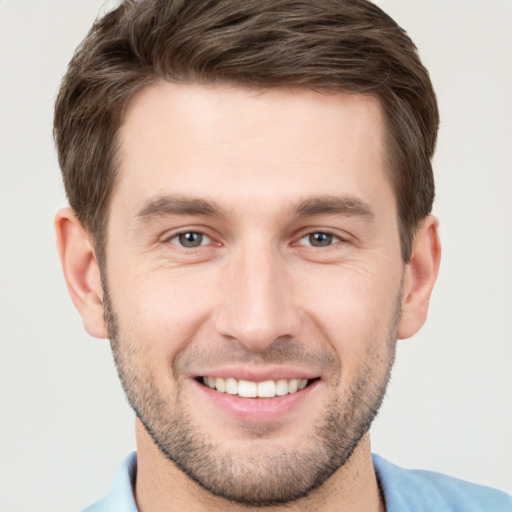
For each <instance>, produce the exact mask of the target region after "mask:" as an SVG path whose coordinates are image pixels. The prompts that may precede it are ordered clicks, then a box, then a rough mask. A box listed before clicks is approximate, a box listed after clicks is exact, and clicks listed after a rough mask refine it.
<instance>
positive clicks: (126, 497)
mask: <svg viewBox="0 0 512 512" xmlns="http://www.w3.org/2000/svg"><path fill="white" fill-rule="evenodd" d="M136 474H137V454H136V453H135V452H133V453H131V454H130V455H129V456H128V457H127V458H126V459H125V460H124V462H123V464H122V465H121V467H120V468H119V471H118V472H117V475H116V477H115V480H114V483H113V484H112V487H111V488H110V491H109V492H108V494H107V495H106V496H105V497H104V498H103V499H101V500H100V501H97V502H96V503H94V505H91V506H90V507H88V508H86V509H85V510H83V511H82V512H137V506H136V504H135V498H134V497H133V484H134V482H135V476H136Z"/></svg>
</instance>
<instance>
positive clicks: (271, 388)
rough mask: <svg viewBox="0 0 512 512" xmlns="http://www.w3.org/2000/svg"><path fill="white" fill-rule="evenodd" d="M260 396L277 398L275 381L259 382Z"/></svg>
mask: <svg viewBox="0 0 512 512" xmlns="http://www.w3.org/2000/svg"><path fill="white" fill-rule="evenodd" d="M258 396H259V397H261V398H271V397H273V396H276V383H275V382H274V381H273V380H266V381H265V382H258Z"/></svg>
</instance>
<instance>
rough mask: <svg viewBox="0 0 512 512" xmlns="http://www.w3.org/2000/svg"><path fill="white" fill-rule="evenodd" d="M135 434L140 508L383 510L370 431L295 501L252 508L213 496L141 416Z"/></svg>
mask: <svg viewBox="0 0 512 512" xmlns="http://www.w3.org/2000/svg"><path fill="white" fill-rule="evenodd" d="M136 436H137V479H136V486H135V499H136V502H137V507H138V509H139V511H140V512H169V511H171V510H180V511H183V512H189V511H193V512H217V511H219V512H220V511H222V512H252V511H254V512H256V511H257V512H262V510H264V511H265V512H279V511H283V510H286V511H287V512H301V511H304V512H306V511H308V512H309V511H313V510H314V511H316V510H322V511H323V512H340V511H343V510H350V512H385V506H384V503H383V501H382V497H381V495H380V491H379V486H378V482H377V477H376V475H375V471H374V468H373V463H372V458H371V449H370V438H369V435H366V436H364V437H363V438H362V439H361V441H360V442H359V444H358V445H357V447H356V448H355V450H354V453H353V454H352V456H351V457H350V459H349V460H348V461H347V463H346V464H345V465H344V466H343V467H341V468H340V469H338V471H337V472H336V473H334V475H332V476H331V477H330V478H329V479H328V480H327V481H326V482H324V483H323V484H322V485H321V486H320V487H319V488H317V489H315V490H314V491H312V492H311V493H310V494H309V495H308V496H306V497H304V498H301V499H299V500H297V501H295V502H293V503H291V504H290V503H288V504H286V505H281V506H279V505H277V506H273V507H249V506H246V505H239V504H236V503H232V502H230V501H227V500H225V499H223V498H219V497H217V496H214V495H212V494H211V493H209V492H208V491H206V490H204V489H203V488H202V487H201V486H199V485H198V484H197V483H195V482H193V481H192V480H191V479H190V478H189V477H187V476H186V475H185V474H184V473H183V472H182V471H181V470H180V469H178V468H177V467H176V466H175V465H174V464H173V463H172V462H170V461H169V460H167V459H166V458H165V456H164V455H163V454H162V453H161V452H160V450H159V448H158V447H157V446H156V445H155V444H154V443H153V440H152V439H151V438H150V436H149V434H148V433H147V431H146V429H145V428H144V427H143V425H142V424H141V423H140V422H139V421H138V420H137V425H136Z"/></svg>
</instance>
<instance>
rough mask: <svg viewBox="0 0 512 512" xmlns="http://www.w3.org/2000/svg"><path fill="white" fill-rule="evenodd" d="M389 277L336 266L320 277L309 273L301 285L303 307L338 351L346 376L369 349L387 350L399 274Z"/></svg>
mask: <svg viewBox="0 0 512 512" xmlns="http://www.w3.org/2000/svg"><path fill="white" fill-rule="evenodd" d="M389 277H390V276H389V274H388V276H387V277H386V278H383V277H382V276H381V277H380V278H379V276H377V275H370V274H366V275H362V274H361V273H356V272H349V271H346V270H343V269H340V270H339V271H338V272H331V275H330V276H324V277H323V278H321V277H320V276H319V275H317V276H311V279H310V280H309V282H308V283H305V285H304V288H305V289H307V290H308V293H306V294H305V296H306V297H307V305H305V309H307V311H308V313H309V316H310V317H311V318H312V319H313V320H314V322H315V324H316V325H317V326H319V328H320V329H321V330H322V334H323V336H324V337H325V338H326V339H327V340H328V342H329V343H330V344H331V345H332V346H333V348H334V350H335V351H336V353H337V354H338V356H339V358H340V360H341V362H342V365H343V367H344V368H345V375H346V376H349V375H350V374H351V373H352V372H353V371H355V370H356V369H357V368H358V367H359V366H360V364H361V362H362V361H363V360H365V359H366V358H367V357H368V354H369V353H372V352H380V353H387V351H388V350H389V333H390V328H391V325H392V322H393V320H394V316H395V311H396V307H397V300H398V298H399V290H400V278H399V277H398V276H395V278H393V279H389Z"/></svg>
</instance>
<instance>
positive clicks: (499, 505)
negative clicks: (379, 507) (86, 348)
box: [83, 452, 512, 512]
mask: <svg viewBox="0 0 512 512" xmlns="http://www.w3.org/2000/svg"><path fill="white" fill-rule="evenodd" d="M373 464H374V466H375V470H376V472H377V477H378V479H379V482H380V484H381V487H382V490H383V492H384V498H385V500H386V512H512V496H511V495H509V494H507V493H504V492H501V491H497V490H495V489H491V488H490V487H484V486H483V485H476V484H471V483H469V482H465V481H463V480H458V479H456V478H452V477H449V476H446V475H442V474H440V473H434V472H432V471H419V470H407V469H403V468H400V467H398V466H395V465H394V464H391V463H390V462H388V461H386V460H384V459H383V458H382V457H379V456H378V455H374V456H373ZM136 473H137V456H136V453H135V452H133V453H131V454H130V455H129V456H128V457H127V459H126V460H125V461H124V462H123V465H122V466H121V468H120V469H119V471H118V473H117V476H116V479H115V480H114V484H113V485H112V488H111V489H110V492H109V493H108V495H107V496H106V497H105V498H103V499H102V500H100V501H98V502H97V503H95V504H94V505H92V506H91V507H89V508H87V509H86V510H84V511H83V512H138V510H137V506H136V505H135V499H134V497H133V485H134V482H135V475H136Z"/></svg>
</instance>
